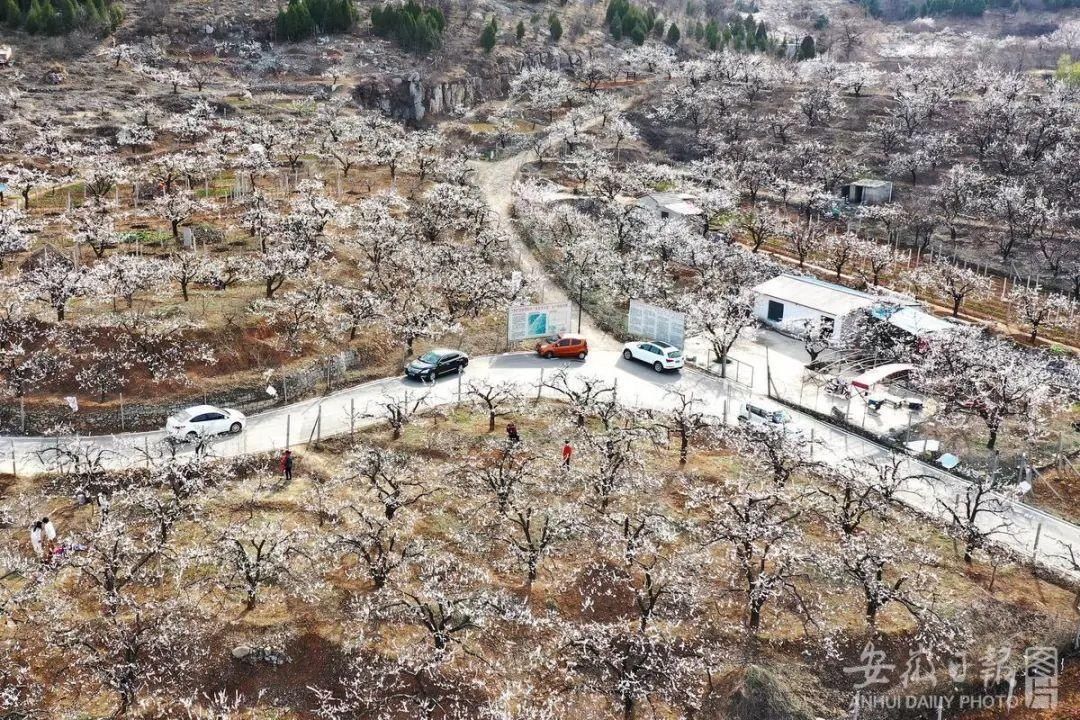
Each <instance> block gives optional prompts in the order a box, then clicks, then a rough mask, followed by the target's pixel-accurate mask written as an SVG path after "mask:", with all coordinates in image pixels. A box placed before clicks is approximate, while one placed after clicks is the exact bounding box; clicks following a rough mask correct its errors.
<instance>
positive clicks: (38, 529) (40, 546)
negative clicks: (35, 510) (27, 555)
mask: <svg viewBox="0 0 1080 720" xmlns="http://www.w3.org/2000/svg"><path fill="white" fill-rule="evenodd" d="M44 538H45V530H44V528H42V526H41V521H40V520H39V521H37V522H35V523H34V524H33V525H31V526H30V547H32V548H34V554H35V555H37V557H38V560H41V561H42V562H44V561H45V544H44Z"/></svg>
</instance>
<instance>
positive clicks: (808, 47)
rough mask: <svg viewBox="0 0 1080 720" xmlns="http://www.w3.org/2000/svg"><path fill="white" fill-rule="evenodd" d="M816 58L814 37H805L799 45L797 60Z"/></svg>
mask: <svg viewBox="0 0 1080 720" xmlns="http://www.w3.org/2000/svg"><path fill="white" fill-rule="evenodd" d="M816 56H817V48H815V47H814V36H813V35H807V36H806V37H804V38H803V39H802V43H800V45H799V58H798V59H799V60H813V59H814V58H815V57H816Z"/></svg>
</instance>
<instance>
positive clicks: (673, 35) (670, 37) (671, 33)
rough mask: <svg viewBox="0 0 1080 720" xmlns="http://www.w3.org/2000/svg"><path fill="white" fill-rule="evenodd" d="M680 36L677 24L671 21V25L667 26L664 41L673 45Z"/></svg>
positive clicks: (677, 42) (677, 41)
mask: <svg viewBox="0 0 1080 720" xmlns="http://www.w3.org/2000/svg"><path fill="white" fill-rule="evenodd" d="M680 36H681V33H680V32H679V26H678V25H676V24H675V23H671V27H669V28H668V31H667V37H666V38H665V39H664V42H666V43H667V44H668V45H670V46H671V47H675V46H676V45H678V44H679V37H680Z"/></svg>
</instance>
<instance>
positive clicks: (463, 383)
mask: <svg viewBox="0 0 1080 720" xmlns="http://www.w3.org/2000/svg"><path fill="white" fill-rule="evenodd" d="M562 369H565V371H566V372H567V375H568V377H570V378H571V379H572V380H573V379H580V378H584V377H592V378H599V379H602V380H604V381H605V382H607V383H610V384H612V385H614V386H615V387H616V388H617V393H618V397H619V399H620V400H621V401H622V402H624V403H625V404H627V405H628V406H631V407H635V408H641V409H652V410H664V409H668V408H671V407H673V406H674V398H673V397H672V396H671V394H670V391H671V390H672V389H673V388H679V389H681V390H684V391H686V392H689V393H692V394H693V395H694V397H695V398H697V399H698V400H700V401H701V403H702V408H703V410H704V411H705V412H706V413H708V414H709V415H711V416H713V417H715V418H716V419H717V420H720V419H723V421H724V422H728V423H731V422H735V418H736V415H737V412H738V406H739V405H740V404H741V403H742V402H745V400H746V399H747V398H748V397H749V396H750V395H751V391H750V390H749V389H747V388H745V387H743V386H740V385H737V384H736V383H734V382H732V381H730V380H722V379H720V378H716V377H713V376H711V375H707V374H705V373H702V372H698V371H695V370H691V369H687V370H685V371H683V372H682V373H680V374H664V375H658V374H656V373H655V372H653V371H652V369H651V368H649V367H646V366H644V365H640V364H637V363H632V362H630V361H627V360H624V359H622V357H620V355H619V353H618V352H617V351H610V350H605V351H593V352H592V353H591V354H590V355H589V357H588V359H587V360H586V361H585V362H572V363H567V362H561V361H548V360H543V359H541V358H538V357H536V356H535V355H533V354H531V353H508V354H504V355H493V356H487V357H477V358H473V360H472V362H471V363H470V365H469V367H468V369H467V370H466V371H465V373H464V374H463V375H462V376H461V379H460V381H459V379H458V377H456V376H454V377H446V378H442V379H440V380H439V381H438V382H436V383H435V384H434V385H425V384H422V383H419V382H414V381H410V380H406V379H404V378H388V379H384V380H377V381H375V382H371V383H366V384H364V385H359V386H356V387H353V388H349V389H346V390H341V391H339V392H337V393H334V394H332V395H329V396H325V397H321V398H314V399H311V400H307V401H304V402H300V403H295V404H293V405H289V406H287V407H281V408H276V409H273V410H269V411H267V412H265V413H261V414H259V415H256V416H253V417H251V418H250V420H249V423H248V426H247V429H246V430H245V431H244V432H243V433H241V434H240V435H237V436H230V437H224V438H221V439H219V440H217V441H216V442H214V443H213V444H212V446H211V448H210V451H209V452H211V453H212V454H213V455H215V456H219V457H235V456H239V455H245V454H252V453H265V452H275V451H280V450H282V449H283V448H284V447H285V446H286V444H288V445H289V446H293V447H296V446H303V445H305V444H307V443H308V442H310V441H312V440H316V439H318V438H320V437H321V438H327V437H331V436H334V435H342V434H345V433H348V432H349V431H350V428H352V427H362V426H366V425H371V424H375V423H378V422H380V421H381V419H380V414H381V407H380V404H381V403H385V402H388V401H391V400H394V399H399V398H402V397H405V396H409V397H412V398H419V397H420V396H425V397H426V403H427V404H428V405H429V406H431V407H435V406H439V405H448V404H452V403H454V402H456V401H457V400H458V399H459V388H460V390H461V391H463V390H464V389H465V388H466V387H467V383H469V382H476V383H481V384H483V383H498V382H511V383H515V384H516V385H518V386H519V388H520V389H521V391H522V392H524V393H534V394H536V393H538V392H539V391H538V387H539V383H540V380H541V377H547V378H549V379H550V378H551V377H552V375H553V374H554V373H556V372H558V371H559V370H562ZM542 373H543V375H542ZM543 394H544V395H545V396H546V397H553V396H554V394H553V393H552V392H551V391H549V390H546V389H545V390H544V393H543ZM793 423H794V424H795V426H796V427H799V428H800V429H801V430H802V431H803V432H804V433H806V434H807V435H808V436H811V437H813V438H814V440H815V450H814V452H815V458H816V459H818V460H822V461H824V462H827V463H830V464H834V463H839V462H841V461H843V460H845V459H847V458H863V459H873V458H883V457H886V456H887V455H888V451H887V450H886V449H885V448H883V447H881V446H879V445H876V444H874V443H871V442H869V441H866V440H864V439H862V438H860V437H858V436H855V435H851V434H849V433H846V432H843V431H841V430H839V429H838V428H836V427H834V426H832V425H829V424H828V423H824V422H821V421H818V420H815V419H813V418H811V417H809V416H803V415H799V414H795V416H794V418H793ZM163 439H164V434H163V433H161V432H150V433H128V434H124V435H109V436H84V437H81V438H78V440H77V442H78V443H79V444H81V445H82V446H83V447H85V448H88V449H91V450H93V452H94V453H96V454H97V455H98V456H99V458H100V462H101V464H102V465H103V466H105V467H107V468H121V467H130V466H137V465H139V464H141V463H144V462H146V453H147V452H149V453H150V454H154V453H157V452H160V451H161V448H162V447H164V443H163ZM72 442H73V440H72V439H71V438H62V439H59V440H58V439H57V438H47V437H11V438H3V439H0V448H3V445H8V447H7V448H3V450H4V454H5V455H7V458H8V461H9V462H13V463H14V467H15V469H16V470H17V471H18V472H19V473H20V474H23V473H37V472H41V471H43V470H45V469H48V464H49V462H50V458H51V457H53V454H54V450H53V448H56V447H57V446H58V445H61V446H62V445H68V444H70V443H72ZM191 451H192V450H191V449H190V448H185V449H183V450H182V451H181V452H191ZM4 469H7V468H4ZM906 470H907V473H908V474H909V475H910V478H909V480H908V483H907V485H906V487H905V489H904V490H903V491H902V492H901V493H900V496H899V499H900V500H901V501H902V502H904V503H906V504H908V505H909V506H911V507H913V508H916V509H918V510H921V511H923V512H926V513H928V514H930V515H934V516H940V515H941V513H942V508H941V507H940V505H939V501H943V502H946V503H949V504H952V503H954V502H955V501H956V499H957V497H963V494H964V491H965V487H966V486H965V484H964V483H963V481H961V480H959V479H957V478H955V477H953V476H951V475H949V474H947V473H944V472H942V471H941V470H939V469H937V468H934V467H932V466H930V465H926V464H924V463H921V462H918V461H916V460H909V461H907V465H906ZM1003 502H1004V506H1005V510H1004V513H1003V517H1004V519H1006V520H1007V521H1008V522H1009V523H1010V526H1011V527H1010V529H1009V533H1008V534H1007V535H1005V534H1002V535H999V536H998V540H999V542H1001V543H1002V544H1004V545H1007V546H1009V547H1010V548H1012V549H1013V550H1015V551H1017V552H1019V553H1022V554H1023V555H1025V556H1027V555H1030V554H1032V552H1033V550H1034V549H1035V548H1036V537H1037V536H1038V538H1039V541H1038V548H1039V551H1040V553H1039V559H1040V561H1041V562H1043V563H1044V564H1045V565H1047V566H1049V567H1053V568H1055V569H1057V570H1065V567H1064V565H1063V561H1062V560H1060V559H1058V558H1056V557H1054V556H1056V555H1057V554H1059V553H1060V549H1061V548H1060V545H1059V543H1060V542H1066V543H1070V544H1074V545H1076V546H1077V547H1080V528H1078V527H1077V526H1075V525H1072V524H1070V523H1068V522H1065V521H1063V520H1060V519H1058V518H1055V517H1053V516H1051V515H1048V514H1046V513H1043V512H1041V511H1038V510H1036V509H1034V508H1030V507H1028V506H1025V505H1022V504H1020V503H1016V502H1013V501H1012V500H1011V499H1008V498H1003ZM985 519H986V521H987V523H988V524H993V525H996V524H998V523H999V522H1000V520H998V519H996V518H992V517H989V516H987V517H986V518H985ZM1076 579H1078V580H1080V576H1078V577H1077V578H1076Z"/></svg>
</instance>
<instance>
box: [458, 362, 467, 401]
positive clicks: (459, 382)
mask: <svg viewBox="0 0 1080 720" xmlns="http://www.w3.org/2000/svg"><path fill="white" fill-rule="evenodd" d="M464 370H465V368H463V367H461V366H460V365H458V369H457V404H458V405H460V404H461V376H462V375H464V374H465V373H464Z"/></svg>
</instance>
